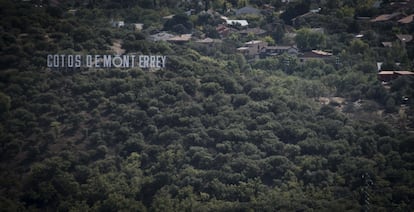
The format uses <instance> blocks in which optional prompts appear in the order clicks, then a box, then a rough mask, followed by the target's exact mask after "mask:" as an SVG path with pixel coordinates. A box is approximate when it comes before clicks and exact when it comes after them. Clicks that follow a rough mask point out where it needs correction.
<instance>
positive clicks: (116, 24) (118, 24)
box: [111, 21, 125, 28]
mask: <svg viewBox="0 0 414 212" xmlns="http://www.w3.org/2000/svg"><path fill="white" fill-rule="evenodd" d="M111 25H112V26H113V27H116V28H121V27H124V26H125V22H124V21H111Z"/></svg>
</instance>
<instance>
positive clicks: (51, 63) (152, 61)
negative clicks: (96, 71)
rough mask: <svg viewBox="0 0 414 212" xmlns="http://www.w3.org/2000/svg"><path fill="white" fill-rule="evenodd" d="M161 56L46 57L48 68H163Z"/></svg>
mask: <svg viewBox="0 0 414 212" xmlns="http://www.w3.org/2000/svg"><path fill="white" fill-rule="evenodd" d="M166 62H167V57H166V56H163V55H64V54H49V55H47V67H48V68H80V67H87V68H134V67H139V68H155V69H160V68H165V66H166Z"/></svg>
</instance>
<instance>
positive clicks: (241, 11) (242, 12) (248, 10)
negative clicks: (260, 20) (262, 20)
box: [236, 6, 261, 16]
mask: <svg viewBox="0 0 414 212" xmlns="http://www.w3.org/2000/svg"><path fill="white" fill-rule="evenodd" d="M260 14H261V13H260V10H259V9H256V8H254V7H252V6H246V7H243V8H240V9H238V10H236V16H240V15H260Z"/></svg>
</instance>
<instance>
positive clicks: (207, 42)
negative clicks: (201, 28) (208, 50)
mask: <svg viewBox="0 0 414 212" xmlns="http://www.w3.org/2000/svg"><path fill="white" fill-rule="evenodd" d="M222 42H223V41H222V40H220V39H212V38H204V39H201V40H197V41H196V43H198V44H202V45H207V46H213V45H214V44H216V43H222Z"/></svg>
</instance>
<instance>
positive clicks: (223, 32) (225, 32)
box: [216, 24, 237, 37]
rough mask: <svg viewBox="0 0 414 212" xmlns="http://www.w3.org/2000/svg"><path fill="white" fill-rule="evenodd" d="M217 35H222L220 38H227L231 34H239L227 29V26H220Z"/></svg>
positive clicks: (217, 28)
mask: <svg viewBox="0 0 414 212" xmlns="http://www.w3.org/2000/svg"><path fill="white" fill-rule="evenodd" d="M216 31H217V33H218V34H219V35H220V37H227V36H229V35H230V33H233V32H237V30H236V29H233V28H230V27H227V26H226V25H223V24H220V25H218V26H217V27H216Z"/></svg>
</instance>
